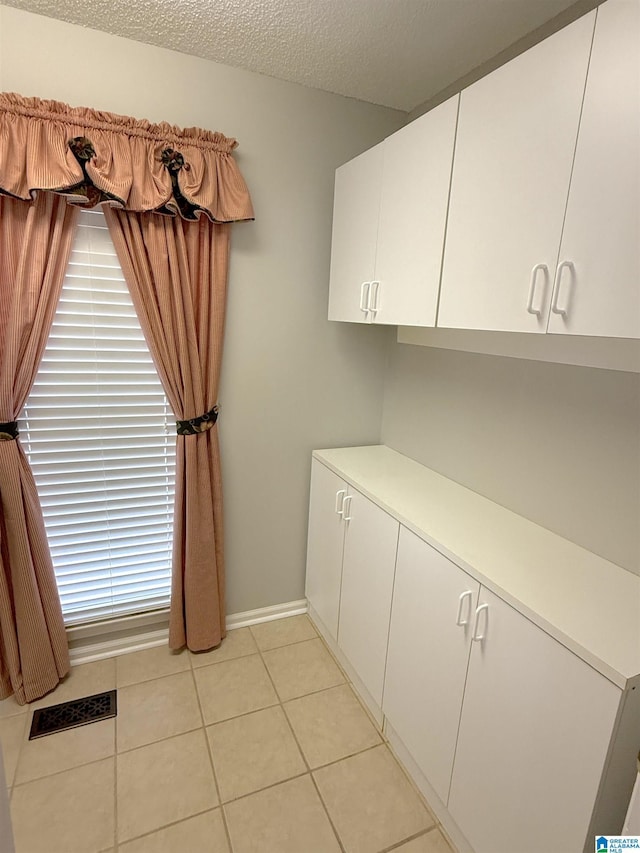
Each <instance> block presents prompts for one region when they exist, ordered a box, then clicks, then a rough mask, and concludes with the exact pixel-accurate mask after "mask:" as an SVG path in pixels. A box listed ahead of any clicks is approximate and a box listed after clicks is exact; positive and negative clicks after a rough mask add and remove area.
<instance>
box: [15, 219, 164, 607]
mask: <svg viewBox="0 0 640 853" xmlns="http://www.w3.org/2000/svg"><path fill="white" fill-rule="evenodd" d="M20 431H21V436H20V438H21V443H22V445H23V446H24V448H25V451H26V452H27V454H28V456H29V460H30V463H31V466H32V469H33V473H34V477H35V480H36V484H37V486H38V492H39V495H40V500H41V505H42V510H43V515H44V519H45V526H46V529H47V535H48V537H49V543H50V550H51V555H52V560H53V563H54V569H55V572H56V579H57V583H58V588H59V591H60V598H61V602H62V610H63V614H64V618H65V622H66V624H79V623H82V622H86V621H93V620H95V619H103V618H107V617H113V616H116V615H118V616H120V615H126V614H129V613H134V612H142V611H145V610H152V609H157V608H164V607H166V606H167V605H168V603H169V597H170V591H171V553H172V544H173V543H172V540H173V509H174V479H175V443H176V442H175V418H174V416H173V414H172V412H171V409H170V407H169V404H168V402H167V400H166V397H165V394H164V391H163V389H162V386H161V384H160V381H159V379H158V376H157V372H156V369H155V366H154V364H153V360H152V358H151V355H150V353H149V350H148V347H147V344H146V341H145V339H144V334H143V333H142V329H141V328H140V324H139V321H138V318H137V315H136V312H135V308H134V306H133V303H132V301H131V297H130V294H129V292H128V289H127V286H126V283H125V280H124V276H123V273H122V269H121V267H120V264H119V261H118V257H117V254H116V252H115V249H114V246H113V242H112V240H111V236H110V234H109V231H108V228H107V226H106V222H105V220H104V215H103V214H102V212H101V211H98V210H90V211H88V210H81V211H80V216H79V224H78V227H77V232H76V234H75V237H74V244H73V247H72V250H71V255H70V260H69V266H68V269H67V273H66V276H65V281H64V285H63V288H62V294H61V297H60V302H59V305H58V308H57V311H56V316H55V318H54V321H53V324H52V328H51V333H50V337H49V340H48V342H47V347H46V350H45V353H44V356H43V359H42V362H41V364H40V367H39V370H38V375H37V377H36V381H35V383H34V386H33V388H32V390H31V394H30V395H29V399H28V401H27V404H26V406H25V410H24V412H23V416H22V418H21V419H20Z"/></svg>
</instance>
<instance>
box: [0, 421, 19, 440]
mask: <svg viewBox="0 0 640 853" xmlns="http://www.w3.org/2000/svg"><path fill="white" fill-rule="evenodd" d="M17 437H18V422H17V421H9V422H8V423H6V424H0V441H13V439H14V438H17Z"/></svg>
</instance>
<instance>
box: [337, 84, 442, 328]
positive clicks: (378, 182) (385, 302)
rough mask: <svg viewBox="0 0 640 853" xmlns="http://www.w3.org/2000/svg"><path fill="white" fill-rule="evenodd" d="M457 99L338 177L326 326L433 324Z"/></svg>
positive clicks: (359, 159)
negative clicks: (339, 322)
mask: <svg viewBox="0 0 640 853" xmlns="http://www.w3.org/2000/svg"><path fill="white" fill-rule="evenodd" d="M458 101H459V97H458V96H457V95H456V97H454V98H451V99H450V100H448V101H446V102H445V103H444V104H441V105H440V106H438V107H436V108H435V109H434V110H432V111H431V112H429V113H427V115H424V116H422V117H421V118H419V119H417V120H416V121H414V122H412V123H411V124H409V125H407V126H406V127H403V128H402V129H401V130H399V131H398V132H397V133H394V134H393V136H390V137H389V138H388V139H386V140H385V141H384V142H383V143H381V144H380V145H377V146H376V147H375V148H372V149H371V150H370V151H367V152H365V153H364V154H361V155H360V156H359V157H356V158H355V160H351V161H350V162H349V163H346V164H345V165H344V166H341V167H340V168H339V169H338V170H337V171H336V185H335V197H334V212H333V237H332V247H331V274H330V293H329V319H330V320H347V321H351V322H361V323H387V324H397V325H405V326H434V325H435V319H436V310H437V305H438V290H439V285H440V269H441V265H442V252H443V245H444V232H445V223H446V218H447V203H448V198H449V185H450V180H451V164H452V159H453V145H454V139H455V129H456V119H457V113H458Z"/></svg>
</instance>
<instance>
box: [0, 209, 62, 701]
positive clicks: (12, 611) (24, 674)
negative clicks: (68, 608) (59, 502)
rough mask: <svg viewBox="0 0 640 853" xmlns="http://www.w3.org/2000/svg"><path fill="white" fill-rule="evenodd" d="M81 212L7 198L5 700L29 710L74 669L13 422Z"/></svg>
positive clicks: (1, 298) (0, 629)
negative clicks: (29, 705) (12, 699)
mask: <svg viewBox="0 0 640 853" xmlns="http://www.w3.org/2000/svg"><path fill="white" fill-rule="evenodd" d="M75 218H76V210H75V209H74V208H72V207H69V205H67V204H66V202H65V200H64V199H63V198H60V197H58V196H55V195H53V194H52V193H38V195H37V198H36V199H35V200H34V201H31V202H25V201H18V200H15V199H11V198H7V197H2V196H0V697H1V698H5V697H7V696H9V695H10V694H11V693H15V697H16V700H17V701H18V702H19V703H20V704H21V705H22V704H24V703H25V702H30V701H32V700H34V699H37V698H38V697H40V696H42V695H44V694H45V693H47V692H48V691H49V690H52V689H53V688H54V687H55V686H56V685H57V684H58V682H59V680H60V679H61V678H62V677H63V676H64V675H66V674H67V672H68V671H69V653H68V647H67V639H66V634H65V629H64V623H63V619H62V611H61V609H60V600H59V596H58V590H57V587H56V581H55V576H54V572H53V566H52V563H51V557H50V554H49V548H48V545H47V539H46V533H45V529H44V522H43V520H42V511H41V509H40V502H39V500H38V494H37V491H36V487H35V483H34V480H33V475H32V473H31V469H30V467H29V463H28V461H27V458H26V456H25V454H24V451H23V449H22V447H21V445H20V441H19V439H16V438H15V437H14V436H15V421H16V420H17V418H18V416H19V414H20V412H21V411H22V407H23V406H24V404H25V402H26V399H27V396H28V394H29V391H30V390H31V386H32V384H33V381H34V379H35V376H36V372H37V369H38V365H39V363H40V360H41V358H42V354H43V352H44V348H45V345H46V342H47V338H48V336H49V330H50V328H51V323H52V321H53V316H54V313H55V310H56V306H57V303H58V300H59V297H60V291H61V289H62V282H63V279H64V274H65V269H66V267H67V262H68V259H69V253H70V251H71V241H72V237H73V230H74V224H75Z"/></svg>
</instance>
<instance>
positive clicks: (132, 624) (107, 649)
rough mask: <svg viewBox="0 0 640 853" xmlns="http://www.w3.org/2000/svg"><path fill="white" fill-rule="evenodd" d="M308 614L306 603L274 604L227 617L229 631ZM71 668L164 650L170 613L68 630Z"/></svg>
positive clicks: (165, 612) (146, 615) (300, 601)
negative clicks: (152, 650) (131, 653)
mask: <svg viewBox="0 0 640 853" xmlns="http://www.w3.org/2000/svg"><path fill="white" fill-rule="evenodd" d="M306 612H307V601H306V599H300V600H298V601H287V602H284V603H283V604H273V605H271V606H270V607H261V608H259V609H257V610H245V611H244V612H243V613H231V614H229V615H228V616H227V619H226V625H227V630H228V631H233V630H234V629H235V628H245V627H246V626H248V625H257V624H258V623H260V622H271V621H272V620H274V619H284V618H286V617H288V616H299V615H300V614H302V613H306ZM67 638H68V640H69V657H70V659H71V665H72V666H78V665H79V664H83V663H93V661H97V660H104V659H105V658H111V657H116V656H118V655H124V654H128V653H129V652H139V651H142V650H143V649H151V648H153V647H154V646H163V645H165V644H166V643H167V641H168V639H169V613H168V611H161V612H159V613H153V614H144V615H143V616H129V617H124V618H122V619H114V620H111V621H109V622H100V623H96V624H95V625H83V626H82V627H70V628H67Z"/></svg>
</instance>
